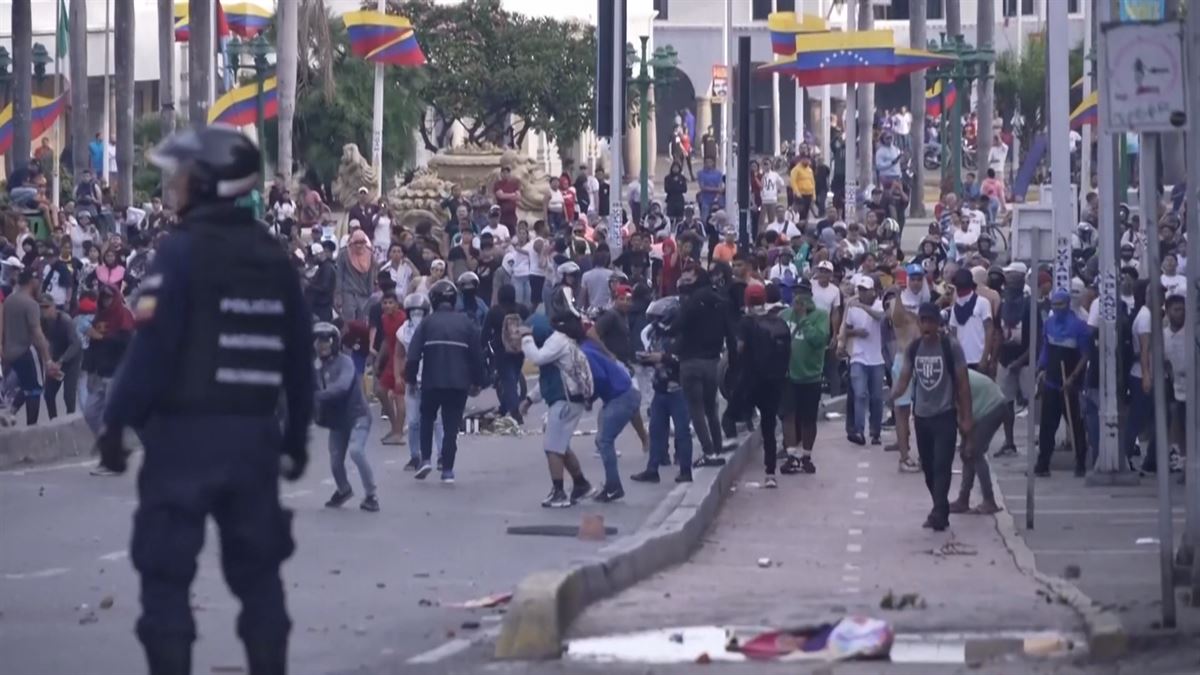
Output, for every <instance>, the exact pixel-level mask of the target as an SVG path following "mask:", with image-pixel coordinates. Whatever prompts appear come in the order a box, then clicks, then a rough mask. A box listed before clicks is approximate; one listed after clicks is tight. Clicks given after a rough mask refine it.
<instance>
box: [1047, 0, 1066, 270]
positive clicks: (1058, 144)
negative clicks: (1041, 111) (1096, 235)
mask: <svg viewBox="0 0 1200 675" xmlns="http://www.w3.org/2000/svg"><path fill="white" fill-rule="evenodd" d="M1049 11H1050V14H1049V16H1048V17H1047V26H1046V31H1047V34H1048V35H1066V34H1067V28H1068V26H1069V24H1068V23H1067V3H1065V2H1052V3H1050V7H1049ZM1068 50H1069V44H1068V42H1067V41H1066V40H1051V41H1050V43H1049V45H1048V51H1049V54H1048V55H1047V64H1046V76H1047V80H1048V81H1049V85H1050V91H1051V92H1061V93H1060V94H1059V95H1057V96H1051V97H1050V100H1049V101H1048V102H1047V106H1046V107H1047V108H1048V109H1049V120H1048V121H1049V124H1048V125H1047V127H1048V129H1049V130H1050V133H1049V136H1050V175H1051V178H1050V179H1051V182H1052V187H1051V194H1052V195H1053V202H1052V204H1053V209H1054V245H1055V258H1054V287H1055V288H1065V289H1067V290H1070V289H1071V232H1072V229H1073V228H1072V223H1071V210H1072V209H1071V140H1070V138H1069V136H1068V134H1067V130H1068V128H1069V126H1070V122H1069V121H1068V117H1069V116H1070V110H1069V108H1068V106H1069V105H1070V98H1069V97H1068V96H1067V95H1066V94H1067V92H1069V91H1070V90H1071V80H1070V74H1069V72H1068V70H1067V52H1068Z"/></svg>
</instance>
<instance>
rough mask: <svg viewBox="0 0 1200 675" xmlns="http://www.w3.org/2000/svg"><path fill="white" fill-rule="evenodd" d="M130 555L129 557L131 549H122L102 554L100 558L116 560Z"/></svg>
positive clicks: (110, 560)
mask: <svg viewBox="0 0 1200 675" xmlns="http://www.w3.org/2000/svg"><path fill="white" fill-rule="evenodd" d="M128 557H129V551H124V550H122V551H113V552H112V553H105V554H104V555H102V556H100V558H99V559H100V560H107V561H109V562H112V561H114V560H124V559H125V558H128Z"/></svg>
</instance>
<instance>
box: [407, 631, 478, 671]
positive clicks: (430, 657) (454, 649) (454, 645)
mask: <svg viewBox="0 0 1200 675" xmlns="http://www.w3.org/2000/svg"><path fill="white" fill-rule="evenodd" d="M498 635H500V626H499V625H495V626H491V627H488V628H485V629H483V630H481V631H479V632H477V633H476V634H475V636H474V637H473V638H472V639H467V638H455V639H453V640H450V641H449V642H446V643H444V644H441V645H438V646H437V647H434V648H433V649H430V650H429V651H427V652H421V653H420V654H417V655H416V656H414V657H412V658H410V659H408V660H407V661H405V663H409V664H413V665H416V664H420V663H437V662H438V661H443V660H445V659H448V658H450V657H451V656H454V655H455V654H459V653H462V652H464V651H466V650H467V649H469V648H470V647H471V645H473V644H476V643H480V642H486V641H488V640H494V639H495V638H496V636H498Z"/></svg>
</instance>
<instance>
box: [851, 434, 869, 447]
mask: <svg viewBox="0 0 1200 675" xmlns="http://www.w3.org/2000/svg"><path fill="white" fill-rule="evenodd" d="M846 440H848V441H850V442H851V443H853V444H855V445H866V444H867V439H865V438H863V435H862V434H846Z"/></svg>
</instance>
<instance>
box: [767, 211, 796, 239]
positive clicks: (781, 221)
mask: <svg viewBox="0 0 1200 675" xmlns="http://www.w3.org/2000/svg"><path fill="white" fill-rule="evenodd" d="M766 212H767V211H766V209H763V213H766ZM786 212H787V207H786V206H782V205H776V207H775V209H774V216H775V217H774V218H773V219H772V220H771V222H770V223H768V224H767V232H778V233H779V236H780V237H781V238H783V240H784V243H786V242H789V241H791V240H792V237H801V236H804V233H803V232H801V231H800V228H799V227H797V226H796V224H795V223H794V222H792V221H791V220H788V219H787V217H786Z"/></svg>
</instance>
